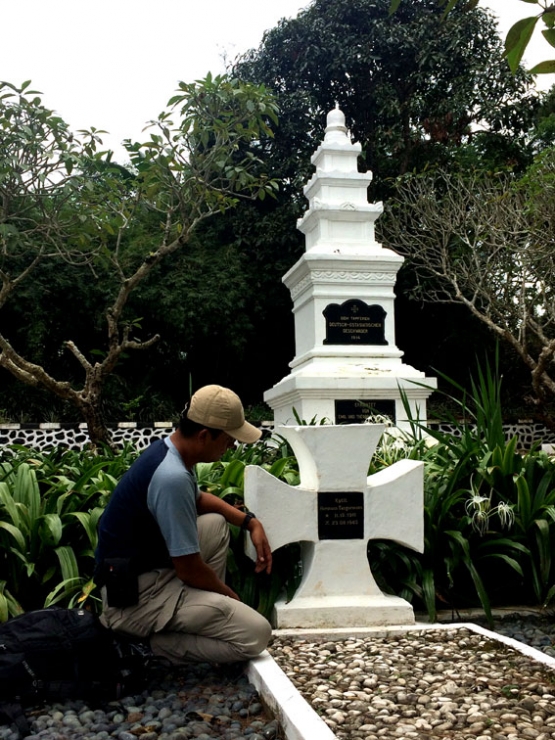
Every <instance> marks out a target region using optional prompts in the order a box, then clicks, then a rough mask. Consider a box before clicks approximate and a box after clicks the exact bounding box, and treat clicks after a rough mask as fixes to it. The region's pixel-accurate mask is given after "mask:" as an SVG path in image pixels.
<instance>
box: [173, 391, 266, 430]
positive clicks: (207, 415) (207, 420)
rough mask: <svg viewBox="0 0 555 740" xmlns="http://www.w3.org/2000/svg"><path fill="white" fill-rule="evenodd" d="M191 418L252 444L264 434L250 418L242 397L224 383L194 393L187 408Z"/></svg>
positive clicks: (188, 415) (188, 416)
mask: <svg viewBox="0 0 555 740" xmlns="http://www.w3.org/2000/svg"><path fill="white" fill-rule="evenodd" d="M187 418H189V419H191V421H196V423H197V424H202V425H203V426H206V427H210V428H211V429H221V430H222V431H224V432H227V434H229V436H230V437H233V438H234V439H236V440H237V441H238V442H244V443H246V444H251V443H252V442H256V441H257V440H258V439H260V437H261V436H262V432H261V431H260V429H257V428H256V427H255V426H253V425H252V424H249V422H248V421H245V412H244V410H243V404H242V403H241V399H240V398H239V396H238V395H237V394H236V393H234V392H233V391H232V390H230V389H229V388H223V387H222V386H221V385H205V386H204V387H203V388H199V390H198V391H197V392H196V393H194V394H193V397H192V398H191V401H190V403H189V408H188V409H187Z"/></svg>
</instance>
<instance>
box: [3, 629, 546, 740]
mask: <svg viewBox="0 0 555 740" xmlns="http://www.w3.org/2000/svg"><path fill="white" fill-rule="evenodd" d="M465 621H473V622H475V623H477V624H481V625H482V626H484V627H486V626H487V624H486V623H485V622H484V620H483V619H480V617H473V618H472V619H467V620H465ZM494 629H495V630H496V631H497V632H499V633H500V634H504V635H506V636H508V637H512V638H514V639H517V640H519V641H520V642H524V643H526V644H528V645H531V646H533V647H535V648H537V649H540V650H542V651H543V652H544V653H546V654H547V655H550V656H554V657H555V620H546V619H540V618H537V617H534V616H529V615H526V616H520V617H519V616H515V615H512V616H511V617H510V618H504V619H500V620H498V621H496V624H495V627H494ZM269 652H270V653H271V654H272V655H273V657H274V658H275V659H276V661H277V662H278V664H279V665H280V667H281V668H282V669H283V670H284V671H285V673H286V674H287V675H288V676H289V678H290V679H291V680H292V681H293V683H294V684H295V685H296V686H297V688H298V689H299V691H300V692H301V694H302V695H303V696H304V697H305V699H306V700H307V701H308V702H309V703H310V704H311V705H312V706H313V707H314V709H315V710H316V711H317V712H318V713H319V714H320V715H321V716H322V718H323V719H324V721H325V722H326V723H327V724H328V725H329V726H330V728H332V730H333V732H334V733H335V734H336V735H337V737H338V738H339V739H340V740H388V739H389V738H395V740H404V739H406V740H409V739H410V740H412V738H417V739H419V740H435V738H445V739H448V740H526V739H528V738H529V739H530V740H548V739H550V738H553V739H555V671H554V670H553V669H550V668H549V667H547V666H539V665H538V664H537V663H536V662H535V661H533V660H532V659H531V658H528V657H526V656H523V655H522V654H521V653H519V652H518V651H516V650H513V649H512V648H510V647H505V646H499V643H497V642H495V641H493V640H491V639H490V638H488V637H485V636H482V635H477V634H473V633H472V632H470V631H468V630H465V629H461V630H458V631H456V632H453V631H437V632H436V631H428V630H417V631H414V632H409V633H405V634H403V635H402V636H399V635H395V636H388V637H365V638H364V639H358V638H357V639H348V640H341V641H338V640H333V641H329V640H326V639H322V640H314V639H310V640H309V639H303V638H299V637H295V638H292V637H283V636H279V635H278V636H275V637H274V640H273V642H272V644H271V646H270V648H269ZM27 716H28V718H29V720H30V722H31V728H32V734H31V735H29V736H28V738H29V740H39V738H40V739H42V740H77V739H83V740H111V738H115V740H137V738H140V739H141V740H188V739H189V738H196V739H197V740H244V739H245V738H248V739H249V740H285V735H284V733H283V730H282V728H281V727H280V726H279V724H278V723H277V722H276V721H275V720H273V719H272V718H271V717H270V716H268V714H267V713H266V710H265V708H264V707H263V706H262V703H261V702H260V700H259V697H258V694H257V692H256V690H255V688H254V687H253V686H252V684H250V683H249V682H248V679H247V678H246V676H245V675H244V674H243V673H242V666H241V665H235V666H229V667H227V666H219V667H215V666H210V665H208V664H200V665H190V666H188V667H186V668H181V669H174V670H171V671H168V670H167V669H160V668H159V669H157V672H156V675H154V676H153V677H152V680H151V681H150V683H149V685H148V686H147V688H146V689H145V690H144V691H142V692H141V693H139V694H136V695H133V696H128V697H125V698H123V699H121V700H119V701H115V702H109V703H105V704H102V705H97V704H93V703H90V702H85V701H81V700H79V701H68V702H65V703H63V704H62V703H58V704H50V705H47V706H41V707H36V708H31V709H30V710H29V711H28V712H27ZM0 740H18V734H17V733H16V732H15V731H14V730H13V729H12V728H10V727H9V726H5V725H4V726H2V725H0ZM307 740H318V738H307Z"/></svg>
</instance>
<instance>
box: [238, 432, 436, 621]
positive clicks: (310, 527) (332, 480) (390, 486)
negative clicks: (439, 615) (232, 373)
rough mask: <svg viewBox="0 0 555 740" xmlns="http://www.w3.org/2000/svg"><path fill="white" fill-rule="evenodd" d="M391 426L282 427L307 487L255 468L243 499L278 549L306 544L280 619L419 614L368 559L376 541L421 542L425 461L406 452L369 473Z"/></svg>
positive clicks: (383, 618) (279, 607) (414, 546)
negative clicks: (386, 588) (390, 591)
mask: <svg viewBox="0 0 555 740" xmlns="http://www.w3.org/2000/svg"><path fill="white" fill-rule="evenodd" d="M384 429H385V425H383V424H342V425H320V426H297V427H292V426H284V427H278V428H277V429H276V433H277V434H279V435H281V436H283V437H285V439H287V440H288V442H289V443H290V445H291V447H292V448H293V451H294V452H295V455H296V457H297V461H298V463H299V472H300V478H301V481H300V484H299V486H289V485H288V484H286V483H284V482H282V481H280V480H278V479H277V478H275V477H273V476H272V475H270V474H269V473H267V472H266V471H265V470H263V469H262V468H260V467H258V466H248V467H247V469H246V471H245V502H246V504H247V507H248V508H249V509H251V510H252V511H254V512H256V515H257V516H258V517H259V519H260V520H261V521H262V523H263V524H264V528H265V530H266V534H267V535H268V540H269V542H270V546H271V548H272V550H277V549H278V548H279V547H282V546H283V545H286V544H289V543H292V542H300V543H301V551H302V567H303V578H302V581H301V584H300V586H299V588H298V589H297V593H296V594H295V596H294V597H293V599H292V600H291V602H289V603H288V604H285V603H278V604H277V606H276V626H278V627H342V626H368V625H371V624H402V623H405V624H406V623H413V622H414V613H413V611H412V607H411V606H410V604H408V602H406V601H404V600H403V599H400V598H398V597H394V596H388V595H385V594H382V592H381V591H380V589H379V588H378V585H377V584H376V582H375V580H374V577H373V576H372V573H371V571H370V567H369V565H368V559H367V551H366V548H367V543H368V541H369V540H371V539H390V540H393V541H395V542H399V543H400V544H403V545H406V546H407V547H409V548H412V549H414V550H417V551H419V552H421V551H422V550H423V542H424V508H423V463H420V462H416V461H413V460H401V461H399V462H397V463H395V464H394V465H391V466H390V467H388V468H385V469H384V470H382V471H380V472H378V473H376V474H374V475H372V476H370V477H368V467H369V463H370V459H371V457H372V455H373V453H374V451H375V449H376V446H377V444H378V442H379V439H380V437H381V435H382V433H383V431H384ZM247 551H248V552H249V550H247ZM249 554H251V556H252V554H253V552H252V550H250V552H249Z"/></svg>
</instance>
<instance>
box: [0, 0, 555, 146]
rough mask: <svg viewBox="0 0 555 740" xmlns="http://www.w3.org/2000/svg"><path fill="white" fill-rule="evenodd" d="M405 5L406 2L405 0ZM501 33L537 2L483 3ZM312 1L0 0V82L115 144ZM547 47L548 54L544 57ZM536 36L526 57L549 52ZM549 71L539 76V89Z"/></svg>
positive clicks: (546, 81) (531, 60) (530, 59)
mask: <svg viewBox="0 0 555 740" xmlns="http://www.w3.org/2000/svg"><path fill="white" fill-rule="evenodd" d="M403 1H404V2H410V1H411V0H403ZM481 4H483V5H485V6H487V7H489V8H491V9H492V10H493V11H494V13H495V14H496V15H497V16H498V18H499V22H500V31H501V33H502V35H503V38H504V35H505V34H506V32H507V30H508V28H509V27H510V26H511V25H512V24H513V23H514V22H515V21H516V20H518V19H519V18H522V17H525V16H527V15H532V14H533V13H534V10H535V9H536V8H535V6H533V5H530V4H527V3H526V2H523V1H522V0H481ZM307 5H309V3H308V2H300V1H299V0H202V2H201V1H200V0H157V2H155V3H154V2H145V1H144V0H95V2H94V3H86V4H85V3H84V2H83V0H0V12H1V15H0V18H1V19H2V28H1V31H0V79H2V80H7V81H9V82H13V83H15V84H20V83H22V82H23V81H24V80H27V79H31V80H32V81H33V87H34V88H35V89H38V90H40V91H41V92H42V93H44V95H43V99H44V101H45V103H46V104H47V105H48V106H50V107H52V108H54V109H55V110H57V112H58V113H59V114H60V115H61V116H62V117H63V118H64V119H65V120H66V121H68V123H69V124H70V125H71V127H72V128H73V129H78V128H86V127H90V126H95V127H96V128H102V129H107V130H108V131H109V132H110V135H109V136H107V137H105V144H106V145H107V146H110V147H111V148H114V149H115V150H116V152H117V151H118V146H119V142H121V140H122V139H124V138H126V137H131V138H135V137H138V136H140V132H141V129H142V127H143V125H144V123H145V122H146V121H148V120H150V119H152V118H155V117H156V116H157V115H158V113H159V112H160V111H161V110H162V109H163V108H164V107H165V104H166V102H167V100H168V99H169V98H170V97H171V95H172V94H173V92H174V90H175V88H176V86H177V83H178V82H179V80H185V81H187V82H189V81H192V80H194V79H198V78H200V77H204V76H205V75H206V73H207V72H208V71H211V72H213V73H218V72H221V71H223V69H224V58H225V57H226V56H227V58H231V59H233V58H235V56H236V55H238V54H240V53H242V52H244V51H246V50H247V49H249V48H251V47H253V46H257V45H258V44H259V42H260V41H261V39H262V35H263V33H264V31H265V30H267V29H269V28H272V27H273V26H274V25H276V23H277V21H278V20H279V19H280V18H282V17H293V16H296V15H297V13H298V12H299V10H301V9H302V8H304V7H306V6H307ZM551 52H553V54H551ZM553 56H555V50H553V49H551V48H550V47H549V46H547V44H546V43H545V41H544V40H543V38H542V37H541V36H540V35H539V34H537V35H536V37H535V38H534V41H533V43H532V44H531V46H530V51H529V53H528V54H527V56H526V62H527V63H528V64H529V65H533V64H534V63H536V61H539V60H540V59H542V58H543V59H546V58H552V57H553ZM554 81H555V75H548V76H544V77H543V79H542V86H544V87H545V86H547V85H548V84H553V82H554Z"/></svg>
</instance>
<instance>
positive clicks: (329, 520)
mask: <svg viewBox="0 0 555 740" xmlns="http://www.w3.org/2000/svg"><path fill="white" fill-rule="evenodd" d="M363 537H364V494H363V493H362V491H354V492H353V491H349V492H348V493H336V492H335V491H334V492H326V491H324V492H320V493H319V494H318V539H320V540H361V539H362V538H363Z"/></svg>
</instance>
